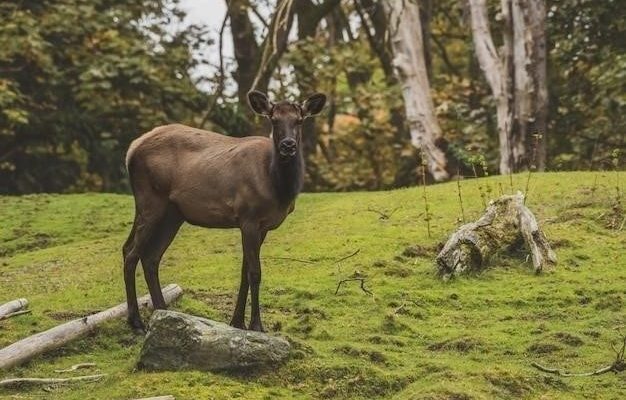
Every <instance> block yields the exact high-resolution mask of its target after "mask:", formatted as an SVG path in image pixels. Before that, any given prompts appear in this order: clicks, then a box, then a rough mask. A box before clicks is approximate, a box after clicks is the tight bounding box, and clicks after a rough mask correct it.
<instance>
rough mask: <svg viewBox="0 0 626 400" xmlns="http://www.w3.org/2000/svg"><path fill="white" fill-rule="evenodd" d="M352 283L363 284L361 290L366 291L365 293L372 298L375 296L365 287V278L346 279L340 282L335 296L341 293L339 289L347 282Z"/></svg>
mask: <svg viewBox="0 0 626 400" xmlns="http://www.w3.org/2000/svg"><path fill="white" fill-rule="evenodd" d="M350 281H359V282H361V285H360V287H361V290H362V291H364V292H365V293H367V294H369V295H370V296H373V295H374V293H372V292H371V291H369V290H368V289H367V288H366V287H365V278H346V279H342V280H340V281H339V283H338V284H337V289H336V290H335V295H336V294H337V293H339V289H340V288H341V285H343V284H344V283H346V282H350Z"/></svg>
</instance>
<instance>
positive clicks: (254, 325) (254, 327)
mask: <svg viewBox="0 0 626 400" xmlns="http://www.w3.org/2000/svg"><path fill="white" fill-rule="evenodd" d="M248 330H250V331H255V332H265V329H263V325H261V323H260V322H257V323H254V322H251V323H250V327H249V328H248Z"/></svg>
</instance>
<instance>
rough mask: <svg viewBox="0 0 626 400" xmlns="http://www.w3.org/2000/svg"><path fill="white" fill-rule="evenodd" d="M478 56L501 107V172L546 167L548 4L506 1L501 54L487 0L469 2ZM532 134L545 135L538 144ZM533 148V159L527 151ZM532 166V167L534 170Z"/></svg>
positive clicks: (542, 0)
mask: <svg viewBox="0 0 626 400" xmlns="http://www.w3.org/2000/svg"><path fill="white" fill-rule="evenodd" d="M468 2H469V5H470V13H471V21H472V37H473V40H474V47H475V50H476V56H477V58H478V62H479V64H480V67H481V69H482V70H483V73H484V74H485V78H486V79H487V82H488V83H489V86H490V88H491V92H492V94H493V96H494V99H495V102H496V115H497V120H498V136H499V140H500V173H502V174H508V173H512V172H515V171H518V170H520V169H523V168H524V167H531V166H532V165H536V166H537V167H538V168H539V169H541V170H543V168H544V167H545V159H546V147H545V142H546V140H545V134H546V112H547V106H548V92H547V88H546V48H545V47H546V46H545V0H501V15H502V19H503V25H504V27H503V32H502V35H503V37H502V39H503V45H502V52H501V53H500V54H498V52H497V51H496V48H495V46H494V44H493V39H492V37H491V32H490V31H489V21H488V17H487V5H486V0H468ZM532 135H541V136H542V137H541V140H539V141H537V142H536V143H537V145H536V146H535V145H534V143H535V139H534V138H533V137H532ZM531 144H533V146H532V147H533V154H532V158H531V157H528V148H529V147H530V145H531ZM531 164H532V165H531Z"/></svg>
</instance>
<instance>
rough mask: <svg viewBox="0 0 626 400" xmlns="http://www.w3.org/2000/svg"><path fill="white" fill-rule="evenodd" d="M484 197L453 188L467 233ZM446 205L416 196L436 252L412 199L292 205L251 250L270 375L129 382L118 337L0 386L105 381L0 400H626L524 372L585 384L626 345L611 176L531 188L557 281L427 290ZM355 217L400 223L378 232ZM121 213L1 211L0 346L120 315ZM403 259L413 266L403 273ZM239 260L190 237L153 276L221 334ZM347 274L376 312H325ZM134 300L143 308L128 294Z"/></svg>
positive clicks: (5, 200)
mask: <svg viewBox="0 0 626 400" xmlns="http://www.w3.org/2000/svg"><path fill="white" fill-rule="evenodd" d="M621 176H622V177H626V174H622V175H621ZM596 178H597V179H596ZM596 180H597V183H595V184H594V182H596ZM513 181H514V182H513V185H514V188H515V189H516V190H517V189H518V188H520V189H521V188H524V187H525V185H526V175H516V176H514V177H513ZM479 185H480V186H482V187H483V190H486V189H490V190H491V197H494V196H497V195H498V193H499V191H500V188H502V189H503V190H505V191H507V192H510V191H511V189H510V187H509V178H508V177H491V178H488V179H480V180H468V181H464V182H462V189H463V197H464V207H465V213H466V217H467V219H475V218H476V217H478V216H479V215H480V213H481V208H482V206H481V200H480V195H479V192H478V187H479ZM621 186H622V187H624V186H626V182H624V179H623V178H622V182H621ZM456 190H457V189H456V183H454V182H452V183H448V184H442V185H435V186H430V187H428V197H429V202H430V210H431V213H432V220H431V230H432V237H431V238H429V237H428V236H427V232H426V224H425V222H424V216H423V210H424V204H423V200H422V191H421V189H420V188H411V189H402V190H395V191H389V192H371V193H349V194H304V195H302V196H301V197H300V198H299V199H298V203H297V206H296V211H295V212H294V213H293V214H292V215H291V216H290V217H289V218H288V219H287V221H286V222H285V223H284V224H283V226H281V227H280V228H279V229H278V230H277V231H274V232H271V233H270V234H269V235H268V239H267V240H266V243H265V245H264V247H263V249H262V259H263V265H264V266H263V268H264V269H263V284H262V290H261V302H262V307H263V310H262V312H263V317H264V323H265V327H266V328H267V329H268V330H270V331H274V332H278V333H280V334H281V335H285V336H287V337H289V338H290V339H291V340H292V341H293V342H294V343H295V351H294V355H293V357H292V358H291V359H290V360H289V361H288V362H287V363H286V364H285V365H284V366H282V367H281V368H279V369H276V370H269V371H256V372H251V373H247V374H230V373H204V372H194V371H187V372H170V373H145V372H141V371H135V369H134V366H135V362H136V359H137V356H138V353H139V350H140V347H141V340H140V338H138V337H136V336H134V335H133V334H132V333H131V332H130V330H129V329H128V328H127V327H126V325H125V323H124V322H123V321H114V322H110V323H108V324H105V325H104V326H103V327H101V328H99V329H98V330H97V331H96V332H95V333H94V334H92V335H90V336H88V337H86V338H83V339H81V340H78V341H75V342H73V343H72V344H70V345H68V346H66V347H64V348H62V349H60V350H57V351H54V352H52V353H49V354H46V355H44V356H41V357H38V358H36V359H34V360H33V361H31V362H30V363H28V364H26V365H23V366H21V367H17V368H14V369H13V370H10V371H2V372H0V378H5V377H13V376H28V377H49V376H55V375H58V374H55V373H54V371H53V370H54V369H61V368H67V367H68V366H70V365H72V364H75V363H79V362H96V363H97V365H98V369H99V370H100V371H101V372H105V373H108V374H109V375H108V377H107V378H106V379H104V380H102V381H100V382H97V383H88V384H80V385H75V386H73V387H64V388H53V389H51V390H49V391H44V390H41V389H29V390H25V391H22V392H17V391H8V390H5V391H0V398H19V399H25V398H27V399H28V398H33V399H34V398H36V399H40V398H46V399H48V398H50V399H130V398H136V397H146V396H150V395H152V396H154V395H159V394H173V395H175V396H176V398H177V399H205V398H211V399H213V398H214V399H230V398H238V397H240V398H246V399H273V398H311V399H316V398H339V399H348V398H350V399H357V398H363V399H371V398H396V399H413V398H429V399H493V398H502V399H507V398H528V399H557V398H558V399H589V398H594V399H600V398H602V399H618V398H626V373H621V374H612V373H611V374H605V375H601V376H597V377H587V378H561V377H557V376H550V375H547V374H544V373H541V372H539V371H537V370H535V369H533V368H532V367H531V366H530V363H531V361H538V362H540V363H542V364H545V365H549V366H554V367H559V368H564V369H569V370H574V371H590V370H594V369H597V368H599V367H601V366H603V365H606V364H609V363H611V362H612V361H613V358H614V354H613V351H612V350H611V342H612V341H616V340H618V339H619V338H620V334H619V332H618V330H617V329H618V328H621V329H622V332H626V312H625V311H626V307H625V302H626V256H625V249H626V233H625V232H624V230H621V231H620V230H618V229H611V228H608V227H607V224H609V223H610V220H611V218H613V217H614V215H612V214H611V213H613V212H614V211H612V208H611V204H612V201H613V200H614V197H615V174H614V173H545V174H535V175H533V177H532V180H531V185H530V194H529V198H528V201H527V204H528V205H529V206H530V208H531V209H532V210H533V211H534V212H535V214H536V216H537V218H538V220H539V221H540V223H542V224H543V228H544V229H545V232H546V234H547V236H548V238H549V240H550V241H551V242H552V243H553V244H554V247H555V250H556V252H557V255H558V257H559V265H558V266H557V267H556V268H554V269H553V270H550V271H546V272H545V273H543V274H541V275H535V274H534V273H533V271H532V266H531V265H530V263H529V262H527V261H525V260H524V257H523V256H518V257H514V256H505V255H502V256H500V257H498V258H497V259H495V260H493V262H492V264H491V268H490V269H488V270H487V271H485V272H483V273H482V274H480V275H478V276H472V277H464V278H461V279H455V280H452V281H450V282H446V283H444V282H442V281H441V280H440V279H439V278H438V277H437V275H436V274H435V268H434V263H433V260H434V256H435V254H436V250H434V249H435V248H436V246H437V243H439V242H440V241H443V240H445V238H446V236H447V235H448V234H449V233H451V232H452V231H453V230H454V229H455V227H457V226H458V224H459V217H460V214H461V213H460V208H459V204H458V196H457V192H456ZM368 208H374V209H377V210H380V211H387V212H391V211H392V210H394V209H396V208H397V210H396V211H395V212H393V214H392V215H391V217H390V218H389V219H380V218H379V215H378V214H376V213H374V212H370V211H368ZM132 211H133V202H132V198H131V197H129V196H123V195H112V194H80V195H39V196H25V197H0V303H1V302H4V301H8V300H11V299H14V298H18V297H26V298H28V299H29V301H30V307H31V309H32V310H33V312H32V314H28V315H23V316H19V317H15V318H12V319H9V320H6V321H2V322H0V346H4V345H8V344H10V343H12V342H15V341H17V340H19V339H20V338H23V337H26V336H28V335H31V334H33V333H36V332H40V331H42V330H45V329H48V328H50V327H53V326H55V325H58V324H60V323H62V322H63V321H66V320H68V319H72V318H75V317H77V316H82V315H84V314H86V313H90V312H93V311H96V310H101V309H105V308H108V307H110V306H113V305H116V304H118V303H120V302H122V301H124V285H123V279H122V268H121V245H122V243H123V242H124V240H125V239H126V235H127V233H128V230H129V228H130V222H131V220H132ZM412 245H419V246H420V247H421V249H422V250H423V254H422V256H418V257H407V256H402V253H403V251H404V249H405V248H407V247H408V246H412ZM357 249H360V252H359V253H358V254H356V255H355V256H353V257H350V258H347V259H345V260H344V261H341V262H338V263H337V262H335V261H334V260H337V259H340V258H342V257H344V256H347V255H350V254H352V253H353V252H355V251H356V250H357ZM240 251H241V250H240V238H239V233H238V231H236V230H205V229H201V228H195V227H191V226H188V225H185V226H184V227H183V229H182V230H181V232H180V233H179V235H178V237H177V239H176V240H175V241H174V243H173V245H172V246H171V248H170V250H169V251H168V253H166V255H165V258H164V260H163V262H162V265H161V281H162V282H163V284H167V283H172V282H175V283H178V284H179V285H181V286H182V287H183V289H184V290H185V294H184V296H183V298H182V299H181V300H180V301H179V302H178V303H176V304H175V305H174V306H173V308H174V309H176V310H180V311H183V312H188V313H193V314H197V315H202V316H207V317H209V318H213V319H217V320H220V321H226V322H227V321H228V320H229V318H230V314H231V312H232V310H233V307H234V299H235V295H236V290H237V288H238V285H239V274H240V270H239V268H240V258H241V254H240ZM281 257H291V258H294V259H300V260H312V261H315V263H314V264H310V263H302V262H298V261H291V260H286V259H283V258H281ZM140 270H141V269H140V268H139V270H138V275H141V272H140ZM355 272H358V273H359V274H361V275H364V276H366V285H367V286H366V287H367V288H368V289H370V290H371V291H372V292H373V293H374V296H373V297H371V296H368V295H367V294H366V293H364V292H363V291H361V290H360V289H359V286H358V283H357V282H349V283H348V284H347V285H346V286H344V287H342V288H341V290H340V291H339V294H337V295H335V294H334V292H335V289H336V287H337V283H338V281H339V280H341V279H343V278H347V277H350V276H352V275H353V274H355ZM138 282H139V287H138V291H139V293H142V294H143V293H146V292H147V291H146V287H145V284H144V282H143V279H142V278H141V277H140V279H138ZM147 317H148V315H147V314H144V318H147ZM84 373H85V371H84V370H83V371H78V372H77V374H84ZM87 373H88V372H87Z"/></svg>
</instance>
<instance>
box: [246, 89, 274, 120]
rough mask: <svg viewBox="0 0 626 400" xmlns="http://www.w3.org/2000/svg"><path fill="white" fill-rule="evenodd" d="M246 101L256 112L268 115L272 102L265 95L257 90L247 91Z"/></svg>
mask: <svg viewBox="0 0 626 400" xmlns="http://www.w3.org/2000/svg"><path fill="white" fill-rule="evenodd" d="M248 103H250V108H251V109H252V110H253V111H254V112H255V113H257V114H259V115H263V116H264V117H269V115H270V113H271V112H272V102H271V101H269V99H268V98H267V96H266V95H265V94H263V93H261V92H259V91H257V90H253V91H251V92H249V93H248Z"/></svg>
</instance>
